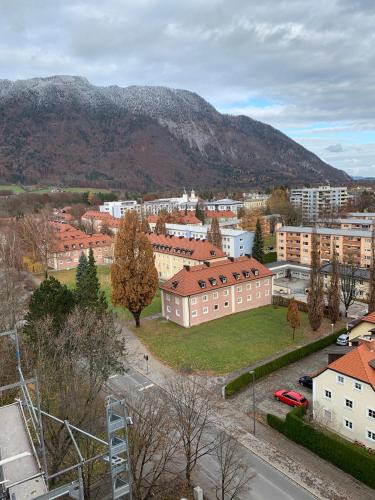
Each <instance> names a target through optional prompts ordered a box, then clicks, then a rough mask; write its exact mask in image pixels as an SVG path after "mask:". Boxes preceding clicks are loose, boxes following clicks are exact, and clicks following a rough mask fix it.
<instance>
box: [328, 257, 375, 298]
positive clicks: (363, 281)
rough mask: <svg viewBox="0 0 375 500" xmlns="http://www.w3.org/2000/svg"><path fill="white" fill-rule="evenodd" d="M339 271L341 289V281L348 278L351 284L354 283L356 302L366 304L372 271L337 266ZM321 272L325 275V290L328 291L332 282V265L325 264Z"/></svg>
mask: <svg viewBox="0 0 375 500" xmlns="http://www.w3.org/2000/svg"><path fill="white" fill-rule="evenodd" d="M337 271H338V274H339V277H340V288H341V279H342V278H343V277H344V278H345V277H346V279H347V280H350V282H352V283H353V289H354V290H355V298H356V301H362V302H366V301H367V300H368V296H369V292H370V286H369V285H370V270H369V269H363V268H361V267H354V268H353V267H352V266H350V265H345V264H339V265H338V266H337ZM320 272H321V273H322V275H323V281H324V289H325V290H327V289H328V287H329V285H330V282H331V274H332V265H331V264H324V265H323V266H322V267H321V268H320ZM348 286H349V285H348ZM344 288H345V287H344Z"/></svg>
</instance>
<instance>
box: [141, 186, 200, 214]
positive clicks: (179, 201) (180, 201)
mask: <svg viewBox="0 0 375 500" xmlns="http://www.w3.org/2000/svg"><path fill="white" fill-rule="evenodd" d="M198 201H199V199H198V197H197V196H196V194H195V191H194V190H192V191H191V193H190V196H189V195H188V194H187V192H186V191H185V190H184V193H183V195H182V196H181V197H180V198H158V199H157V200H152V201H145V202H144V203H143V210H144V214H145V215H151V214H152V215H158V214H159V212H161V210H165V211H166V212H168V213H171V212H173V211H174V210H181V211H182V210H188V211H194V210H195V209H196V207H197V203H198Z"/></svg>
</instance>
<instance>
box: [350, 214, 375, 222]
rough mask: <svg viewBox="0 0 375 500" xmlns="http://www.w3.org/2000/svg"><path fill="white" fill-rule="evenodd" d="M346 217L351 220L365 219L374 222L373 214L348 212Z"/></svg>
mask: <svg viewBox="0 0 375 500" xmlns="http://www.w3.org/2000/svg"><path fill="white" fill-rule="evenodd" d="M346 215H347V217H350V218H352V219H366V220H372V221H375V212H349V213H347V214H346Z"/></svg>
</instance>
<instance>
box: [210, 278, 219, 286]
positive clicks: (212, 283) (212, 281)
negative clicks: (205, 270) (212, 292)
mask: <svg viewBox="0 0 375 500" xmlns="http://www.w3.org/2000/svg"><path fill="white" fill-rule="evenodd" d="M208 281H209V282H210V283H211V285H212V286H215V285H216V283H217V281H216V279H215V278H208Z"/></svg>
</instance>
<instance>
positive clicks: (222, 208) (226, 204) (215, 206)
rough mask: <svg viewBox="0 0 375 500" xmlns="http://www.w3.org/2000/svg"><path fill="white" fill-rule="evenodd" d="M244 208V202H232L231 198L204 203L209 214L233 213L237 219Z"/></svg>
mask: <svg viewBox="0 0 375 500" xmlns="http://www.w3.org/2000/svg"><path fill="white" fill-rule="evenodd" d="M243 206H244V204H243V202H242V201H236V200H231V199H229V198H224V199H222V200H216V201H205V202H204V209H205V210H206V211H207V212H233V213H234V214H235V217H237V215H238V212H239V211H240V209H241V208H243Z"/></svg>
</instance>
